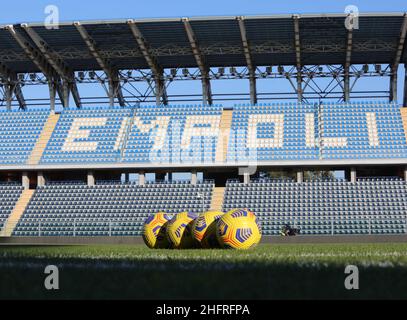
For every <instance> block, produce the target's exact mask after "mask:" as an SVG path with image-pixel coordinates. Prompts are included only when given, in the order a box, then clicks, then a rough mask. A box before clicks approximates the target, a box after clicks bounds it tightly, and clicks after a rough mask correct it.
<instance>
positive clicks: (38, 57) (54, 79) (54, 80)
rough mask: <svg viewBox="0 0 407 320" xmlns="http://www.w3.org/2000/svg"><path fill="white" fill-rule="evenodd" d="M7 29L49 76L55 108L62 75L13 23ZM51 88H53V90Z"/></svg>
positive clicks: (51, 105) (52, 103) (39, 67)
mask: <svg viewBox="0 0 407 320" xmlns="http://www.w3.org/2000/svg"><path fill="white" fill-rule="evenodd" d="M6 29H7V30H8V31H9V32H10V34H11V36H12V37H13V38H14V39H15V40H16V42H17V43H18V44H19V45H20V47H21V48H22V49H23V50H24V52H25V53H26V55H27V56H28V57H29V58H30V59H31V61H32V62H33V63H34V64H35V65H36V66H37V67H38V69H39V70H40V71H41V72H42V73H43V74H44V75H45V76H46V77H47V79H48V83H49V87H50V108H51V110H55V90H56V89H58V88H59V86H60V80H61V79H60V77H59V76H58V75H57V74H56V72H55V70H54V69H53V68H52V66H51V65H50V64H49V63H48V62H47V61H46V59H45V57H44V56H43V55H42V54H41V52H40V51H38V49H37V48H35V47H33V46H32V45H31V43H30V42H29V41H27V39H26V38H25V37H24V36H23V35H21V34H20V33H19V32H18V31H17V30H15V29H14V26H13V25H8V26H6ZM51 88H53V89H52V90H51ZM60 99H61V101H62V100H63V97H62V96H60Z"/></svg>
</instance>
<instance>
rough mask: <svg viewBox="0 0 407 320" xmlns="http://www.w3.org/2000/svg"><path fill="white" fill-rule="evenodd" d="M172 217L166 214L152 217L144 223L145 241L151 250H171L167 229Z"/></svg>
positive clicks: (159, 213)
mask: <svg viewBox="0 0 407 320" xmlns="http://www.w3.org/2000/svg"><path fill="white" fill-rule="evenodd" d="M170 220H171V216H169V215H168V214H166V213H165V212H158V213H156V214H152V215H150V216H149V217H148V218H147V220H146V221H145V222H144V226H143V240H144V243H145V244H146V245H147V246H148V247H149V248H154V249H158V248H163V249H164V248H169V247H170V246H171V243H170V242H169V241H168V239H167V236H166V229H167V225H168V222H169V221H170Z"/></svg>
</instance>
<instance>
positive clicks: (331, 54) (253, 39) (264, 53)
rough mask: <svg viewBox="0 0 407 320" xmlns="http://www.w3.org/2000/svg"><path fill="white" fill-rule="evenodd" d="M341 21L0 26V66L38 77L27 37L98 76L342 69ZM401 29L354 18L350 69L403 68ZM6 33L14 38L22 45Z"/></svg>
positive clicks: (397, 19) (400, 21)
mask: <svg viewBox="0 0 407 320" xmlns="http://www.w3.org/2000/svg"><path fill="white" fill-rule="evenodd" d="M346 17H347V15H346V14H326V15H324V14H319V15H277V16H250V17H249V16H248V17H199V18H198V17H197V18H189V19H188V18H172V19H150V20H115V21H83V22H80V23H75V22H65V23H61V24H60V27H59V29H47V28H46V27H45V26H44V25H43V24H34V23H29V24H23V25H20V24H19V25H14V26H13V27H12V29H10V26H2V27H1V28H0V63H2V64H4V65H5V66H6V67H8V68H9V70H11V71H12V72H17V73H27V72H42V70H41V68H40V67H39V66H40V65H41V64H39V63H38V61H35V60H36V58H35V57H33V56H29V55H28V54H27V50H24V45H28V46H30V47H31V48H34V51H31V52H34V54H35V52H36V51H35V50H38V49H41V48H39V45H38V42H35V40H34V39H35V35H34V38H33V36H32V34H33V32H32V30H33V31H34V34H36V35H38V36H39V37H38V38H37V39H39V41H40V44H42V45H44V47H45V49H44V48H43V49H44V50H43V51H42V52H43V53H44V52H47V53H48V55H45V63H48V64H51V65H53V60H57V62H59V63H60V62H61V61H62V62H63V63H64V65H65V66H66V67H67V70H70V71H80V70H102V69H104V67H103V66H104V64H108V65H109V66H110V67H111V68H114V69H123V70H126V69H151V67H152V66H156V67H158V68H182V67H189V68H194V67H196V68H200V69H201V67H203V66H204V67H206V68H208V67H220V66H247V65H248V61H250V59H251V63H252V64H253V65H254V66H268V65H298V63H300V64H301V65H316V64H321V65H326V64H341V65H343V64H345V61H346V56H347V54H346V53H347V50H349V46H348V36H349V31H348V30H347V29H346V28H345V24H344V22H345V19H346ZM242 20H243V24H241V22H240V21H242ZM296 23H297V26H296ZM131 25H135V26H136V31H134V30H133V29H132V28H131ZM403 25H404V27H405V25H406V23H405V13H375V14H360V15H359V29H354V30H353V31H352V46H351V55H350V64H365V63H377V64H379V63H382V64H393V63H394V62H395V60H397V59H399V62H397V63H406V62H407V52H406V51H407V50H405V49H404V47H405V45H404V41H400V39H401V38H402V37H401V34H402V33H403V32H402V31H403ZM242 26H243V29H242ZM80 29H82V31H83V29H84V30H85V32H80ZM11 30H14V31H15V32H16V33H18V34H19V35H20V36H22V38H20V39H22V40H23V42H22V43H19V42H18V41H17V40H16V37H15V36H13V34H12V32H11ZM296 30H298V31H299V32H296ZM298 36H299V38H298ZM245 38H246V40H247V42H246V43H247V46H246V45H245V42H244V41H242V40H244V39H245ZM297 40H299V44H300V45H299V47H298V46H297V45H296V43H298V41H297ZM38 52H40V50H38ZM299 52H300V56H299V55H298V53H299ZM247 54H249V56H250V58H249V60H248V55H247ZM299 57H300V60H298V58H299ZM397 57H398V58H397ZM98 58H101V59H98ZM40 62H41V61H40Z"/></svg>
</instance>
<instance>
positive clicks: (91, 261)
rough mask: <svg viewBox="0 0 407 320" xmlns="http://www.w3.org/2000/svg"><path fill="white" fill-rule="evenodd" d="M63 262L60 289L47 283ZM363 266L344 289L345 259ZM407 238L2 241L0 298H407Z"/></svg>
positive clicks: (347, 262) (346, 262)
mask: <svg viewBox="0 0 407 320" xmlns="http://www.w3.org/2000/svg"><path fill="white" fill-rule="evenodd" d="M49 264H53V265H56V266H58V268H59V273H60V274H59V278H60V280H59V281H60V289H59V290H57V291H47V290H45V288H44V279H45V277H46V275H45V274H44V269H45V266H46V265H49ZM349 264H353V265H356V266H358V268H359V273H360V274H359V286H360V289H359V290H352V291H349V290H346V289H345V287H344V281H345V277H346V275H345V273H344V270H345V266H346V265H349ZM406 279H407V244H319V245H310V244H304V245H298V244H290V245H288V244H284V245H283V244H281V245H270V244H263V245H260V246H258V247H257V248H255V249H252V250H248V251H232V250H150V249H148V248H146V247H145V246H143V245H135V246H127V245H126V246H124V245H116V246H104V245H100V246H55V247H50V246H48V247H41V246H37V247H11V246H9V247H0V298H1V299H15V298H20V299H21V298H22V299H26V298H30V299H72V298H76V299H80V298H86V299H112V298H113V299H115V298H117V299H119V298H120V299H245V298H247V299H286V298H288V299H314V298H317V299H328V298H333V299H336V298H345V299H367V298H384V299H386V298H407V280H406Z"/></svg>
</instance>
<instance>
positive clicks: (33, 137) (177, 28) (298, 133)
mask: <svg viewBox="0 0 407 320" xmlns="http://www.w3.org/2000/svg"><path fill="white" fill-rule="evenodd" d="M349 18H351V17H350V16H349V15H344V14H332V15H277V16H251V17H243V16H239V17H211V18H207V17H202V18H180V19H175V18H172V19H152V20H133V19H129V20H122V21H83V22H70V23H62V24H61V25H60V27H59V29H56V30H52V29H47V27H46V26H44V25H42V24H30V23H26V24H18V25H6V26H1V27H0V86H1V93H2V94H3V96H2V98H1V100H0V102H1V109H0V200H1V201H0V235H1V236H2V237H3V238H10V237H11V238H13V239H16V240H15V241H18V239H21V238H22V237H30V238H32V239H35V238H40V237H41V238H47V237H48V238H49V237H50V236H52V237H85V236H86V237H92V236H95V237H126V236H140V235H141V228H142V225H143V222H144V221H145V219H146V217H147V216H148V215H149V214H151V213H155V212H157V211H165V212H167V213H169V214H175V213H178V212H181V211H186V210H189V211H193V212H197V213H199V212H203V211H206V210H209V209H213V210H224V211H227V210H230V209H232V208H249V209H250V210H253V211H254V212H255V213H256V214H257V215H258V216H259V218H260V221H261V224H262V229H263V234H264V235H269V236H273V235H278V234H279V232H280V229H281V227H282V226H284V225H285V224H290V225H293V226H296V227H299V228H300V229H301V233H302V234H305V235H326V236H335V235H379V236H380V235H392V234H399V235H400V234H406V233H407V108H405V107H407V69H406V65H407V49H406V48H405V47H406V45H405V39H406V34H407V13H391V14H390V13H386V14H384V13H383V14H379V13H377V14H360V16H359V28H346V27H345V24H344V21H345V20H346V19H349ZM401 67H403V68H404V69H405V72H404V74H405V75H406V76H405V79H404V91H403V92H398V88H400V87H402V86H399V85H398V84H399V82H400V79H399V78H400V77H398V71H399V70H401ZM377 78H379V79H381V86H382V90H377V89H375V88H373V87H372V88H370V87H369V85H367V86H366V87H367V88H368V89H366V90H360V89H359V90H357V89H356V88H357V86H355V84H356V83H359V82H360V81H365V82H369V81H372V80H373V79H377ZM187 80H189V81H195V82H197V83H199V84H200V86H201V88H202V93H201V94H199V95H195V94H192V93H188V92H185V93H184V94H172V95H171V94H170V87H171V85H173V83H175V82H179V81H187ZM218 80H228V81H239V80H240V81H246V82H247V88H248V90H247V92H243V93H241V92H239V93H230V92H229V93H228V92H222V93H216V94H215V93H213V90H212V87H211V86H212V84H213V83H214V82H216V81H218ZM387 80H388V82H387V83H386V81H387ZM402 80H403V79H402ZM260 81H267V83H270V85H269V87H271V88H272V87H273V81H284V83H285V84H286V88H288V89H287V91H283V90H281V91H277V92H275V91H273V92H272V91H264V92H262V91H260V90H258V83H259V82H260ZM84 84H86V85H94V86H102V87H103V88H104V89H105V92H106V96H104V97H96V96H86V95H83V94H82V92H81V90H80V87H81V86H82V85H84ZM40 86H46V88H47V90H48V92H49V95H48V96H47V97H46V98H38V97H37V96H36V97H32V98H27V97H26V96H25V94H24V93H25V91H26V90H27V88H30V89H33V88H34V89H35V88H39V87H40ZM137 86H143V88H145V91H142V90H137ZM398 97H402V98H401V99H400V98H398ZM276 172H284V174H282V175H279V176H276V174H275V173H276ZM318 172H324V173H329V174H326V175H318V174H314V173H318ZM177 177H178V178H177Z"/></svg>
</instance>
